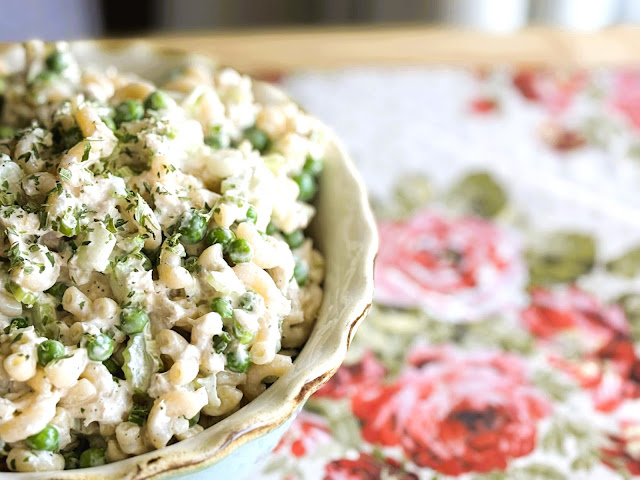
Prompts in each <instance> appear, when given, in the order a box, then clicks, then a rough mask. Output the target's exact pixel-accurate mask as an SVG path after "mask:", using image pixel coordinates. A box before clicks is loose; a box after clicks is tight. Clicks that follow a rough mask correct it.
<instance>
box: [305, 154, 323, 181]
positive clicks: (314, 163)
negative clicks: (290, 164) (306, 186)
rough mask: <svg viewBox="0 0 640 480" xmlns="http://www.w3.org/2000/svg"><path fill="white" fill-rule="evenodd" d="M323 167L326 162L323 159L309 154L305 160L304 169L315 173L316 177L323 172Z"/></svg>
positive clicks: (312, 173) (309, 172) (311, 173)
mask: <svg viewBox="0 0 640 480" xmlns="http://www.w3.org/2000/svg"><path fill="white" fill-rule="evenodd" d="M323 168H324V164H323V162H322V160H320V159H315V158H313V157H310V156H309V157H307V159H306V160H305V162H304V166H303V167H302V170H303V171H305V172H307V173H308V174H310V175H313V176H314V177H317V176H318V175H320V173H322V169H323Z"/></svg>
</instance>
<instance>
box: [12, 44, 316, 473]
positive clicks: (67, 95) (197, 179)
mask: <svg viewBox="0 0 640 480" xmlns="http://www.w3.org/2000/svg"><path fill="white" fill-rule="evenodd" d="M24 55H25V68H24V69H23V70H22V71H19V72H7V71H3V67H2V65H0V471H1V470H5V471H6V470H9V471H19V472H25V471H47V470H61V469H71V468H84V467H91V466H98V465H102V464H104V463H108V462H114V461H117V460H121V459H124V458H127V457H130V456H133V455H138V454H141V453H144V452H147V451H150V450H153V449H157V448H162V447H164V446H166V445H168V444H170V443H173V442H175V441H179V440H183V439H186V438H189V437H192V436H193V435H196V434H198V433H199V432H201V431H202V430H203V429H204V428H207V427H208V426H210V425H212V424H215V423H216V422H218V421H220V420H221V419H223V418H224V417H226V416H228V415H230V414H231V413H233V412H234V411H236V410H237V409H239V408H241V407H242V406H243V405H245V404H246V403H247V402H250V401H251V400H253V399H254V398H256V397H257V396H258V395H260V393H261V392H263V391H264V390H265V388H267V386H268V385H269V384H271V383H273V382H274V381H275V380H276V379H277V378H278V377H280V376H282V375H283V374H284V373H286V372H287V370H288V369H289V368H291V365H292V356H295V354H296V353H297V352H298V351H299V349H300V348H301V347H302V345H303V344H304V342H305V341H306V339H307V337H308V335H309V333H310V330H311V328H312V326H313V324H314V320H315V317H316V314H317V311H318V308H319V306H320V303H321V301H322V288H321V284H322V280H323V274H324V273H323V257H322V255H321V254H320V253H319V252H318V251H317V250H315V249H314V248H313V243H312V240H311V239H310V238H307V236H306V235H305V229H306V227H307V226H308V224H309V222H310V220H311V219H312V217H313V215H314V207H313V206H312V205H310V203H309V202H310V201H311V200H312V199H313V197H314V195H315V193H316V190H317V179H318V175H319V173H320V172H321V170H322V159H321V158H322V153H323V151H324V144H323V140H322V137H323V136H322V132H321V130H322V129H321V127H320V126H319V123H318V122H317V121H316V120H315V119H313V118H312V117H310V116H309V115H307V114H306V113H304V112H302V111H301V110H300V109H299V108H298V107H297V106H296V105H295V104H294V103H292V102H289V103H286V104H278V105H267V104H261V103H259V102H258V101H256V99H255V98H254V94H253V84H252V80H251V78H249V77H247V76H244V75H241V74H239V73H238V72H236V71H234V70H232V69H230V68H213V67H208V66H203V65H192V66H187V67H185V68H182V69H180V71H176V72H173V73H172V74H171V75H169V76H168V78H167V79H166V80H165V81H164V83H162V84H161V85H160V86H156V85H155V84H154V83H152V82H151V81H149V80H146V79H143V78H140V77H138V76H136V75H133V74H127V73H123V72H119V71H117V70H116V69H115V68H103V67H93V68H90V67H83V68H80V66H79V65H78V63H77V61H76V59H75V58H74V56H73V55H72V53H71V52H70V51H69V49H68V46H67V45H66V44H63V43H59V44H45V43H42V42H39V41H32V42H28V43H26V44H25V46H24Z"/></svg>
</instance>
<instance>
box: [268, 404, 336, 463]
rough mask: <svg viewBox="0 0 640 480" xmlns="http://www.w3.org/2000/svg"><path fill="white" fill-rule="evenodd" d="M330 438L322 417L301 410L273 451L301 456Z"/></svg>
mask: <svg viewBox="0 0 640 480" xmlns="http://www.w3.org/2000/svg"><path fill="white" fill-rule="evenodd" d="M330 440H331V434H330V433H329V428H328V427H327V425H326V423H325V422H324V421H323V419H322V418H321V417H318V416H316V415H312V414H310V413H306V412H304V411H302V412H300V414H299V415H298V417H297V418H296V419H295V420H294V421H293V424H292V425H291V427H290V428H289V430H287V432H286V433H285V434H284V436H283V437H282V440H280V443H279V444H278V446H277V447H276V449H275V451H276V452H284V453H286V454H290V455H293V456H294V457H302V456H304V455H308V454H309V453H312V452H313V451H314V450H315V449H316V448H317V447H318V445H320V444H322V443H327V442H329V441H330Z"/></svg>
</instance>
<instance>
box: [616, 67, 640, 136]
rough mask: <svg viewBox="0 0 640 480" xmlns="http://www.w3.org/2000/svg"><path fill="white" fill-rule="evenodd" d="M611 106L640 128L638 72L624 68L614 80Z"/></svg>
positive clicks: (639, 79)
mask: <svg viewBox="0 0 640 480" xmlns="http://www.w3.org/2000/svg"><path fill="white" fill-rule="evenodd" d="M612 103H613V107H614V108H615V109H617V110H618V111H620V112H621V113H622V114H624V115H625V116H626V117H627V118H628V119H629V121H630V122H631V123H632V124H633V125H634V126H635V127H636V128H640V72H638V71H633V70H625V71H623V72H621V73H620V74H619V75H618V76H617V77H616V80H615V83H614V87H613V101H612Z"/></svg>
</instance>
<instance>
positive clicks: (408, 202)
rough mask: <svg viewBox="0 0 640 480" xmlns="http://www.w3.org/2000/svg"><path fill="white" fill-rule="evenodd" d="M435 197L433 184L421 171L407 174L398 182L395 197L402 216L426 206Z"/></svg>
mask: <svg viewBox="0 0 640 480" xmlns="http://www.w3.org/2000/svg"><path fill="white" fill-rule="evenodd" d="M432 198H433V186H432V185H431V182H430V181H429V179H428V178H427V177H426V176H425V175H423V174H421V173H411V174H406V175H404V176H402V177H400V179H399V180H398V181H397V182H396V187H395V191H394V199H395V202H396V205H397V208H398V211H399V213H400V214H401V216H406V215H407V214H409V213H411V212H413V211H415V210H418V209H420V208H422V207H424V206H426V205H427V204H428V203H429V202H430V201H431V200H432Z"/></svg>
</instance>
